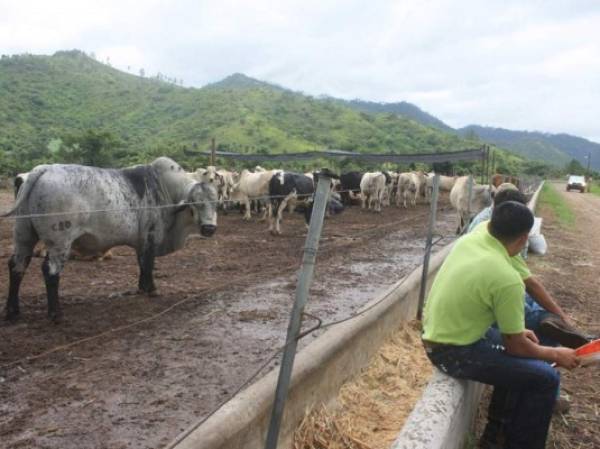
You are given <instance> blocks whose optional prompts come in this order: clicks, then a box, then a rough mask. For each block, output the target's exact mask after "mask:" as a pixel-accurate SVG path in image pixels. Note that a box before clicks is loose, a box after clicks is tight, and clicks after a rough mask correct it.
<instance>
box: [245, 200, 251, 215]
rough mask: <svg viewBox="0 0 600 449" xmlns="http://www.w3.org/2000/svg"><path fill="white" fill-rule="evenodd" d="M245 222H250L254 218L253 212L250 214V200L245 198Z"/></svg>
mask: <svg viewBox="0 0 600 449" xmlns="http://www.w3.org/2000/svg"><path fill="white" fill-rule="evenodd" d="M244 209H245V211H244V220H250V219H251V218H252V215H251V212H250V210H251V209H250V199H249V198H245V199H244Z"/></svg>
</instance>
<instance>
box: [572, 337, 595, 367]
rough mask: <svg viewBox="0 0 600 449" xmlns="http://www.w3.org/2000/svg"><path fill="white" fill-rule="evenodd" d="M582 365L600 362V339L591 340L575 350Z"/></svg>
mask: <svg viewBox="0 0 600 449" xmlns="http://www.w3.org/2000/svg"><path fill="white" fill-rule="evenodd" d="M575 354H577V356H578V357H579V358H580V359H581V364H582V365H590V364H592V363H600V339H598V340H594V341H591V342H589V343H587V344H585V345H583V346H580V347H579V348H577V349H576V350H575Z"/></svg>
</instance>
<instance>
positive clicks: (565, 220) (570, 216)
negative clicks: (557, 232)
mask: <svg viewBox="0 0 600 449" xmlns="http://www.w3.org/2000/svg"><path fill="white" fill-rule="evenodd" d="M556 188H557V187H555V186H552V185H550V184H549V183H545V184H544V187H542V192H541V194H540V201H539V204H540V205H541V206H543V207H548V208H550V209H552V211H553V212H554V215H555V216H556V218H557V219H558V222H559V223H560V224H561V225H563V226H568V225H572V224H573V223H575V214H574V213H573V211H572V210H571V208H569V206H568V205H567V203H566V202H565V200H564V199H563V198H562V197H561V196H560V193H558V191H557V190H556Z"/></svg>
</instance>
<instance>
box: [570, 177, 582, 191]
mask: <svg viewBox="0 0 600 449" xmlns="http://www.w3.org/2000/svg"><path fill="white" fill-rule="evenodd" d="M585 189H586V183H585V177H584V176H569V180H568V181H567V192H569V191H570V190H579V191H580V192H581V193H583V192H585Z"/></svg>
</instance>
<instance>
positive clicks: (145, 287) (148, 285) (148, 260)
mask: <svg viewBox="0 0 600 449" xmlns="http://www.w3.org/2000/svg"><path fill="white" fill-rule="evenodd" d="M137 258H138V265H139V267H140V278H139V281H138V291H139V292H140V293H146V294H148V295H150V296H154V295H155V294H156V286H155V285H154V276H153V272H154V245H153V244H152V243H150V244H148V245H145V247H144V248H143V249H142V250H141V251H138V254H137Z"/></svg>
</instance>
